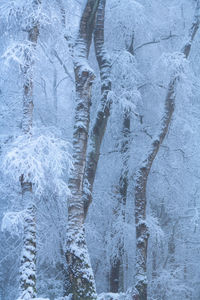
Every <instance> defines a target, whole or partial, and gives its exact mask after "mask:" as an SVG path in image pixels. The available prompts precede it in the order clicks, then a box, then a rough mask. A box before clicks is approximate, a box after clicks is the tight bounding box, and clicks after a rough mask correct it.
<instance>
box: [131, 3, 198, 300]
mask: <svg viewBox="0 0 200 300" xmlns="http://www.w3.org/2000/svg"><path fill="white" fill-rule="evenodd" d="M199 10H200V1H199V0H198V2H197V8H196V12H195V17H194V22H193V24H192V26H191V29H190V32H189V41H188V42H187V43H186V44H185V45H184V47H183V49H182V53H183V54H184V55H185V57H186V58H188V56H189V54H190V50H191V46H192V43H193V40H194V38H195V35H196V33H197V31H198V29H199V21H200V16H199ZM178 81H179V76H178V75H175V76H174V77H173V78H172V79H171V81H170V83H169V86H168V91H167V95H166V99H165V109H164V115H163V118H162V125H161V130H160V133H159V134H158V135H157V137H156V138H154V139H153V142H152V145H151V149H150V151H149V152H148V153H147V156H146V159H145V160H144V161H143V162H142V164H141V167H140V169H139V170H138V173H137V177H136V186H135V223H136V275H135V288H136V290H135V291H134V294H135V295H134V299H136V300H147V247H148V238H149V232H148V227H147V224H146V206H147V199H146V188H147V181H148V176H149V173H150V171H151V167H152V164H153V162H154V159H155V157H156V155H157V153H158V151H159V149H160V146H161V145H162V143H163V141H164V139H165V137H166V134H167V132H168V129H169V125H170V123H171V120H172V116H173V112H174V107H175V99H176V86H177V84H178Z"/></svg>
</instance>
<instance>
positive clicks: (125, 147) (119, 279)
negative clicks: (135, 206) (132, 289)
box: [110, 111, 130, 293]
mask: <svg viewBox="0 0 200 300" xmlns="http://www.w3.org/2000/svg"><path fill="white" fill-rule="evenodd" d="M122 135H123V140H122V147H121V155H122V160H123V167H122V170H121V176H120V179H119V188H118V189H119V190H118V193H119V194H118V195H117V197H116V198H117V199H116V201H117V204H116V207H115V208H114V210H113V214H114V215H115V219H116V217H117V214H119V215H120V216H121V219H122V224H121V226H125V222H126V202H127V191H128V162H129V148H130V113H129V112H127V111H125V112H124V113H123V130H122ZM114 230H115V235H117V234H119V232H117V231H118V230H117V228H116V229H114ZM117 248H118V249H117V254H118V255H117V257H115V258H114V259H113V260H112V261H111V270H110V290H111V292H113V293H117V292H119V291H123V290H124V282H123V281H124V260H125V246H124V228H123V229H122V232H121V233H120V242H118V245H117Z"/></svg>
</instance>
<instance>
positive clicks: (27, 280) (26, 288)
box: [20, 0, 41, 299]
mask: <svg viewBox="0 0 200 300" xmlns="http://www.w3.org/2000/svg"><path fill="white" fill-rule="evenodd" d="M40 3H41V1H40V0H34V1H33V8H34V9H37V7H38V5H40ZM38 35H39V24H38V22H35V21H34V20H33V24H32V26H31V28H30V29H29V30H28V41H29V42H31V45H32V49H33V50H35V48H36V45H37V40H38ZM24 56H25V64H24V66H23V68H22V71H23V76H24V93H23V119H22V130H23V133H24V135H26V136H27V138H30V136H31V128H32V119H33V65H34V61H33V59H32V57H30V56H29V55H28V53H24ZM20 181H21V189H22V198H23V204H24V206H25V207H26V213H25V215H24V236H23V249H22V256H21V267H20V290H21V295H20V298H21V299H30V298H35V297H36V221H35V215H36V207H35V199H34V197H33V193H32V183H31V182H26V181H25V180H24V176H23V175H21V178H20Z"/></svg>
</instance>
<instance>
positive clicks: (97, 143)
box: [83, 0, 111, 217]
mask: <svg viewBox="0 0 200 300" xmlns="http://www.w3.org/2000/svg"><path fill="white" fill-rule="evenodd" d="M105 6H106V0H100V1H99V6H98V9H97V14H96V22H95V30H94V45H95V53H96V58H97V61H98V65H99V69H100V77H101V102H100V107H99V109H98V111H97V116H96V119H95V122H94V125H93V127H92V130H91V135H90V140H89V152H88V157H87V162H86V169H85V175H84V185H85V187H86V188H85V189H84V197H83V199H84V215H85V217H86V216H87V212H88V208H89V205H90V203H91V202H92V190H93V183H94V179H95V174H96V170H97V164H98V161H99V154H100V148H101V143H102V140H103V137H104V133H105V130H106V127H107V122H108V118H109V115H110V106H111V103H110V102H109V101H108V94H109V92H110V90H111V79H110V70H111V62H110V59H109V57H108V54H107V52H106V50H105V47H104V20H105Z"/></svg>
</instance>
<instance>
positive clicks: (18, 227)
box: [1, 211, 24, 236]
mask: <svg viewBox="0 0 200 300" xmlns="http://www.w3.org/2000/svg"><path fill="white" fill-rule="evenodd" d="M23 214H24V211H20V212H6V213H5V214H4V216H3V219H2V223H1V231H8V232H9V233H10V234H12V235H17V236H20V235H21V234H22V232H23V218H24V216H23Z"/></svg>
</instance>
